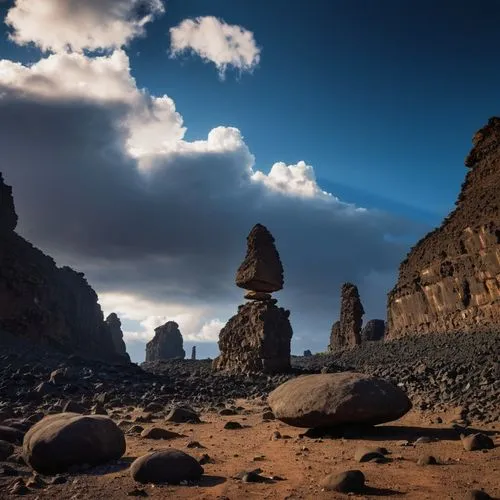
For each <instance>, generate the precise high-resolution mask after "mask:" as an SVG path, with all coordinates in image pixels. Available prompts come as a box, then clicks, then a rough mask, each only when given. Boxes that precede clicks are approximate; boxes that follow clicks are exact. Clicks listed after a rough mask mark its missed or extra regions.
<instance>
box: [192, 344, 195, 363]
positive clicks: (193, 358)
mask: <svg viewBox="0 0 500 500" xmlns="http://www.w3.org/2000/svg"><path fill="white" fill-rule="evenodd" d="M191 359H192V360H193V361H196V346H195V345H194V346H193V347H192V349H191Z"/></svg>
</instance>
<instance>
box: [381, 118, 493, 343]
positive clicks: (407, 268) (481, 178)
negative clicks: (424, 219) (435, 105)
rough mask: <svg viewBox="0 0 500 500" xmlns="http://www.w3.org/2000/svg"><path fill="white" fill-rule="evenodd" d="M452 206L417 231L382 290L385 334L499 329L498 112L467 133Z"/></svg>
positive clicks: (395, 336)
mask: <svg viewBox="0 0 500 500" xmlns="http://www.w3.org/2000/svg"><path fill="white" fill-rule="evenodd" d="M465 165H466V166H467V167H468V168H469V169H470V170H469V172H468V173H467V176H466V179H465V182H464V183H463V185H462V190H461V192H460V195H459V197H458V200H457V202H456V208H455V210H454V211H453V212H452V213H451V214H450V215H449V216H448V217H447V218H446V219H445V220H444V222H443V223H442V224H441V226H440V227H439V228H437V229H436V230H434V231H432V232H431V233H429V234H428V235H427V236H426V237H425V238H423V239H422V240H421V241H420V242H419V243H418V244H417V245H416V246H415V247H414V248H413V249H412V250H411V251H410V253H409V254H408V257H407V259H406V260H405V261H404V262H403V263H402V264H401V266H400V269H399V280H398V283H397V284H396V286H395V287H394V289H393V290H392V291H391V292H390V293H389V296H388V334H387V337H388V338H397V337H403V336H405V335H414V334H426V333H440V332H480V331H492V330H497V331H498V330H499V329H500V118H491V119H490V120H489V122H488V124H487V125H486V126H485V127H483V128H482V129H481V130H480V131H479V132H477V134H476V135H475V136H474V138H473V149H472V151H471V152H470V154H469V155H468V157H467V158H466V160H465Z"/></svg>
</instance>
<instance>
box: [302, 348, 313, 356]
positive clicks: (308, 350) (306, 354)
mask: <svg viewBox="0 0 500 500" xmlns="http://www.w3.org/2000/svg"><path fill="white" fill-rule="evenodd" d="M303 356H304V357H305V358H308V357H310V356H312V352H311V351H310V349H306V350H305V351H304V354H303Z"/></svg>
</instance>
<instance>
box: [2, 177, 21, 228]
mask: <svg viewBox="0 0 500 500" xmlns="http://www.w3.org/2000/svg"><path fill="white" fill-rule="evenodd" d="M16 226H17V214H16V209H15V207H14V198H13V196H12V188H11V187H10V186H7V185H6V184H4V181H3V176H2V173H1V172H0V232H5V231H14V229H16Z"/></svg>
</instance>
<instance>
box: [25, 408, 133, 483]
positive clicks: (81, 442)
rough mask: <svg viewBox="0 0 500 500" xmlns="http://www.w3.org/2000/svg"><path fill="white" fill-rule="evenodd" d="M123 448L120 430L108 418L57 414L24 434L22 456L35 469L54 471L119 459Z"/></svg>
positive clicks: (43, 471) (123, 438)
mask: <svg viewBox="0 0 500 500" xmlns="http://www.w3.org/2000/svg"><path fill="white" fill-rule="evenodd" d="M125 448H126V444H125V437H124V435H123V432H122V431H121V429H120V428H119V427H118V426H117V425H116V424H115V423H114V422H113V421H112V420H111V419H110V418H108V417H104V416H102V415H92V416H83V415H78V414H76V413H58V414H56V415H50V416H48V417H45V418H43V419H42V420H40V422H38V423H37V424H35V425H34V426H33V427H32V428H31V429H30V430H29V431H28V432H27V433H26V435H25V436H24V442H23V456H24V460H25V461H26V463H27V464H29V465H30V466H31V467H32V468H33V469H35V470H36V471H37V472H40V473H43V474H57V473H59V472H65V471H67V470H68V469H69V468H70V467H72V466H79V465H84V464H88V465H99V464H103V463H106V462H109V461H111V460H118V459H119V458H120V457H121V456H122V455H123V454H124V453H125Z"/></svg>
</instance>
